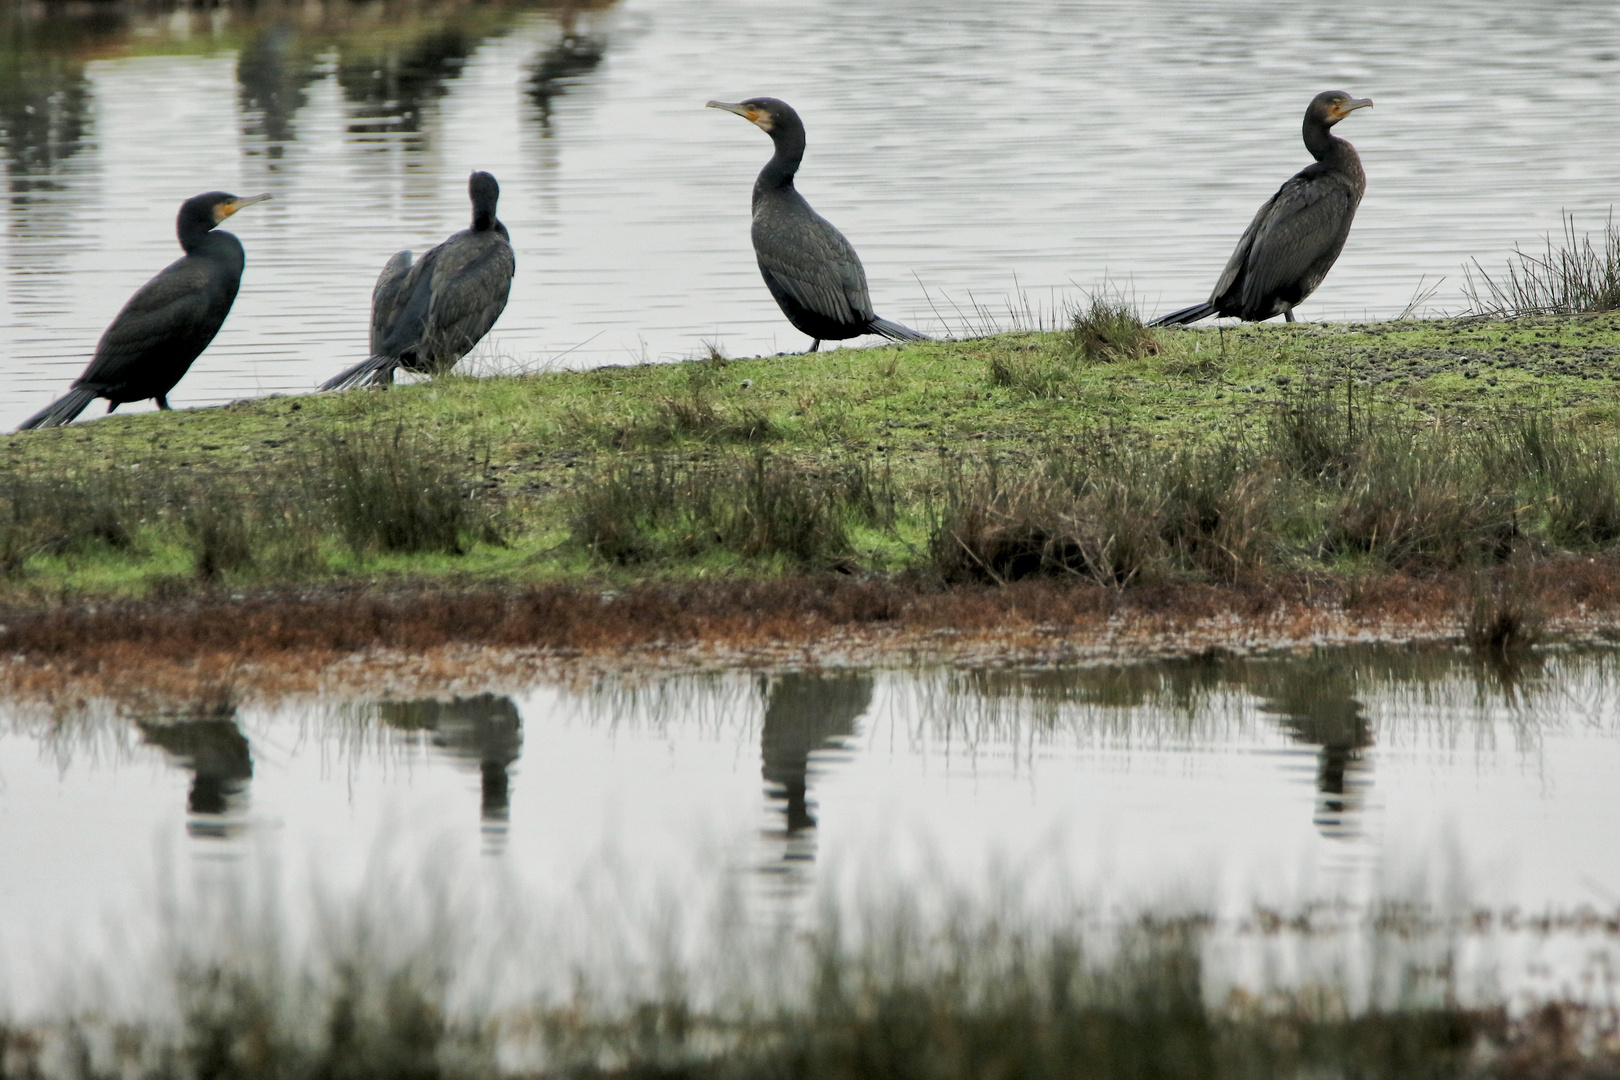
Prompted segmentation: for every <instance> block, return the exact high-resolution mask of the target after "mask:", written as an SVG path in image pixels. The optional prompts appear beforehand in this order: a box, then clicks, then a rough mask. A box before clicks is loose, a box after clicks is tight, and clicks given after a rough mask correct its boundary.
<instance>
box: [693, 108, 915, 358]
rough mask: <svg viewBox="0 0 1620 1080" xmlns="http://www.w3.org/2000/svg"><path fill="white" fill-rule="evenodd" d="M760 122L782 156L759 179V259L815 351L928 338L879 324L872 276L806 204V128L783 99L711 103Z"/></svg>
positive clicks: (779, 298) (782, 305)
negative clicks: (801, 183)
mask: <svg viewBox="0 0 1620 1080" xmlns="http://www.w3.org/2000/svg"><path fill="white" fill-rule="evenodd" d="M709 108H711V109H724V110H726V111H727V112H733V113H736V114H737V115H738V116H740V117H742V118H743V119H745V120H747V121H749V122H750V123H753V124H755V125H756V126H758V127H759V129H760V130H761V131H763V132H765V133H766V134H767V135H769V136H770V137H771V142H773V143H775V144H776V153H774V154H772V155H771V160H770V161H768V162H767V163H766V164H765V167H764V168H763V169H761V170H760V173H759V179H757V180H755V181H754V225H753V235H754V254H755V255H756V256H757V257H758V258H759V272H760V273H761V274H762V275H764V278H765V285H766V287H767V288H769V289H770V290H771V295H772V296H774V297H775V298H776V303H777V305H778V306H779V307H780V308H781V309H782V314H784V315H786V316H787V318H788V322H790V323H792V324H793V325H794V326H796V327H798V328H799V330H801V331H802V332H804V333H806V334H809V335H810V337H811V338H813V339H814V340H813V341H812V342H811V344H810V351H811V352H815V351H816V350H817V349H819V348H820V347H821V343H822V341H824V340H830V341H839V340H842V339H844V338H852V337H859V336H860V335H862V334H882V335H883V336H884V337H886V338H890V339H892V340H895V341H921V340H926V336H925V335H923V334H919V333H917V331H915V330H912V329H910V328H908V327H904V326H901V325H900V324H899V323H896V322H890V321H889V320H888V319H880V318H878V317H877V315H876V313H874V312H873V311H872V299H871V297H870V296H869V295H868V294H867V291H866V271H865V270H864V269H862V267H861V260H860V257H859V256H857V255H856V254H855V249H854V248H853V247H851V246H850V243H849V241H848V240H846V239H844V234H843V233H841V232H839V231H838V230H837V229H835V228H833V225H832V223H831V222H829V221H828V220H827V219H826V218H824V217H822V216H821V215H820V214H818V213H816V212H815V211H814V210H812V209H810V204H809V203H807V202H805V201H804V196H803V195H800V194H799V192H798V191H797V190H796V189H795V188H794V186H793V174H794V173H796V172H798V171H799V162H800V161H801V160H802V159H803V158H804V123H803V122H802V121H800V119H799V114H798V113H796V112H794V111H793V108H792V107H791V106H790V105H788V104H787V102H785V101H778V100H777V99H776V98H769V97H757V98H749V99H748V100H747V101H739V102H737V103H735V104H732V103H729V102H724V101H711V102H709Z"/></svg>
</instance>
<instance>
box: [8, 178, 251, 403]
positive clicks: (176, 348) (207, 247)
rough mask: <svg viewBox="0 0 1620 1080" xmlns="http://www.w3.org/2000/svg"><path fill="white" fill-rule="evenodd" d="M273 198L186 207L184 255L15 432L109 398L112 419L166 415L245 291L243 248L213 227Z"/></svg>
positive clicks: (197, 201) (178, 225)
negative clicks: (151, 404) (150, 401)
mask: <svg viewBox="0 0 1620 1080" xmlns="http://www.w3.org/2000/svg"><path fill="white" fill-rule="evenodd" d="M269 197H270V196H268V195H255V196H254V197H253V198H251V199H239V198H237V197H236V196H235V195H227V194H226V193H225V192H223V191H210V192H208V193H207V194H205V195H197V196H194V197H192V198H190V199H187V200H186V201H185V202H184V203H182V204H181V206H180V216H179V218H178V219H177V220H176V222H175V232H176V233H177V234H178V235H179V237H180V247H181V248H182V249H184V250H185V255H183V256H181V257H180V258H179V259H176V260H175V261H174V262H172V263H170V264H169V265H168V266H166V267H164V268H163V271H162V272H161V273H159V274H158V275H157V276H156V277H154V278H153V279H152V280H151V281H148V282H147V283H146V284H145V285H142V286H141V287H140V289H138V290H137V291H136V293H135V295H134V296H132V297H130V298H129V302H128V303H127V304H125V305H124V308H123V310H122V311H120V312H119V313H118V317H117V318H115V319H113V321H112V325H111V326H109V327H107V331H106V333H104V334H102V335H101V342H100V343H99V344H98V345H97V346H96V355H95V356H94V357H93V358H92V359H91V361H90V366H89V367H87V368H85V369H84V374H83V375H80V376H79V377H78V378H77V379H75V380H74V381H73V387H72V389H71V390H69V391H68V393H67V394H65V395H64V396H62V397H60V398H58V399H57V400H55V401H53V402H51V403H50V404H49V405H47V406H45V408H43V409H41V410H40V411H39V412H37V413H35V414H34V415H33V416H30V417H29V418H28V419H27V420H24V421H23V423H22V426H21V427H19V428H18V429H17V430H18V431H24V430H27V429H29V428H40V427H57V426H59V425H62V424H66V423H67V422H68V421H70V420H72V419H73V418H74V417H76V416H78V415H79V414H80V413H81V412H83V411H84V409H85V406H87V405H89V404H90V403H91V402H92V401H94V400H95V399H96V398H98V397H104V398H106V399H107V411H108V412H112V411H113V410H114V409H116V408H118V406H120V405H122V404H124V403H125V402H127V401H144V400H145V399H146V398H154V399H156V401H157V406H158V408H160V409H167V408H168V407H169V398H168V395H169V391H170V390H173V389H174V386H175V384H176V383H178V382H179V381H180V380H181V378H182V377H184V375H185V373H186V372H187V371H188V370H189V369H190V368H191V363H192V361H194V360H196V359H197V357H198V356H199V355H200V354H201V353H202V351H203V350H204V349H206V348H208V343H209V342H211V341H213V340H214V335H215V334H217V333H219V328H220V326H222V325H223V324H224V322H225V316H226V315H228V314H230V311H231V304H232V303H234V302H235V300H236V290H237V289H238V288H239V287H240V286H241V284H242V267H243V265H244V263H245V261H246V256H245V255H244V254H243V252H242V243H241V241H239V240H238V239H237V238H236V237H234V236H232V235H231V234H230V233H228V232H222V231H220V230H218V229H216V228H215V226H216V225H218V224H219V223H220V222H222V221H224V220H225V219H226V218H228V217H230V216H231V215H232V214H234V213H236V212H237V211H238V210H240V209H242V208H243V207H244V206H252V205H253V204H254V203H256V202H263V201H264V200H265V199H268V198H269Z"/></svg>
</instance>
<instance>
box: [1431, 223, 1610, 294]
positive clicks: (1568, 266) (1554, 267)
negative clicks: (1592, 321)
mask: <svg viewBox="0 0 1620 1080" xmlns="http://www.w3.org/2000/svg"><path fill="white" fill-rule="evenodd" d="M1464 272H1465V273H1466V274H1467V279H1468V280H1467V284H1466V285H1465V286H1464V287H1463V293H1464V295H1465V296H1467V297H1468V305H1469V311H1470V313H1471V314H1475V315H1491V316H1495V317H1497V318H1517V317H1520V316H1524V315H1581V314H1588V313H1591V312H1599V311H1613V310H1615V309H1617V308H1620V229H1616V227H1615V223H1614V219H1613V218H1612V217H1611V218H1610V219H1609V220H1608V222H1606V223H1605V225H1604V228H1603V235H1602V237H1601V239H1599V240H1598V241H1597V242H1596V243H1594V242H1593V240H1592V234H1590V233H1577V232H1576V230H1575V215H1574V214H1566V215H1565V216H1564V235H1563V240H1562V243H1561V245H1560V246H1558V247H1554V246H1553V238H1552V237H1551V236H1548V237H1547V240H1546V250H1545V251H1544V252H1543V253H1542V254H1540V255H1533V254H1531V253H1529V252H1526V251H1524V250H1522V249H1519V248H1515V249H1514V252H1513V257H1512V258H1511V259H1510V260H1509V261H1508V264H1507V268H1506V270H1505V271H1503V272H1502V273H1500V274H1498V275H1497V276H1495V277H1492V276H1491V275H1490V274H1489V273H1488V272H1486V270H1485V269H1484V268H1483V267H1482V266H1480V265H1479V260H1478V259H1475V260H1474V261H1473V264H1472V266H1471V267H1465V269H1464ZM1476 274H1477V275H1478V280H1477V281H1476V280H1475V275H1476Z"/></svg>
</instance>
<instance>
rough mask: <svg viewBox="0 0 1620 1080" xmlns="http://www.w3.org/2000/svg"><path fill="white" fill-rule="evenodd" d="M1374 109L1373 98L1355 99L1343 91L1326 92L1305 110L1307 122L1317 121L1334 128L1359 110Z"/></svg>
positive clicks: (1312, 100) (1318, 95) (1316, 97)
mask: <svg viewBox="0 0 1620 1080" xmlns="http://www.w3.org/2000/svg"><path fill="white" fill-rule="evenodd" d="M1370 108H1372V98H1353V97H1351V96H1350V95H1349V94H1347V93H1345V92H1344V91H1343V90H1324V91H1322V93H1320V94H1317V95H1316V96H1315V97H1314V98H1312V99H1311V105H1310V108H1308V109H1306V110H1305V119H1306V120H1315V121H1316V122H1317V123H1319V124H1321V125H1322V126H1323V127H1332V126H1333V125H1334V124H1337V123H1338V122H1339V121H1340V120H1343V119H1344V118H1345V117H1347V116H1349V115H1350V114H1351V113H1353V112H1355V111H1356V110H1357V109H1370Z"/></svg>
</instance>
